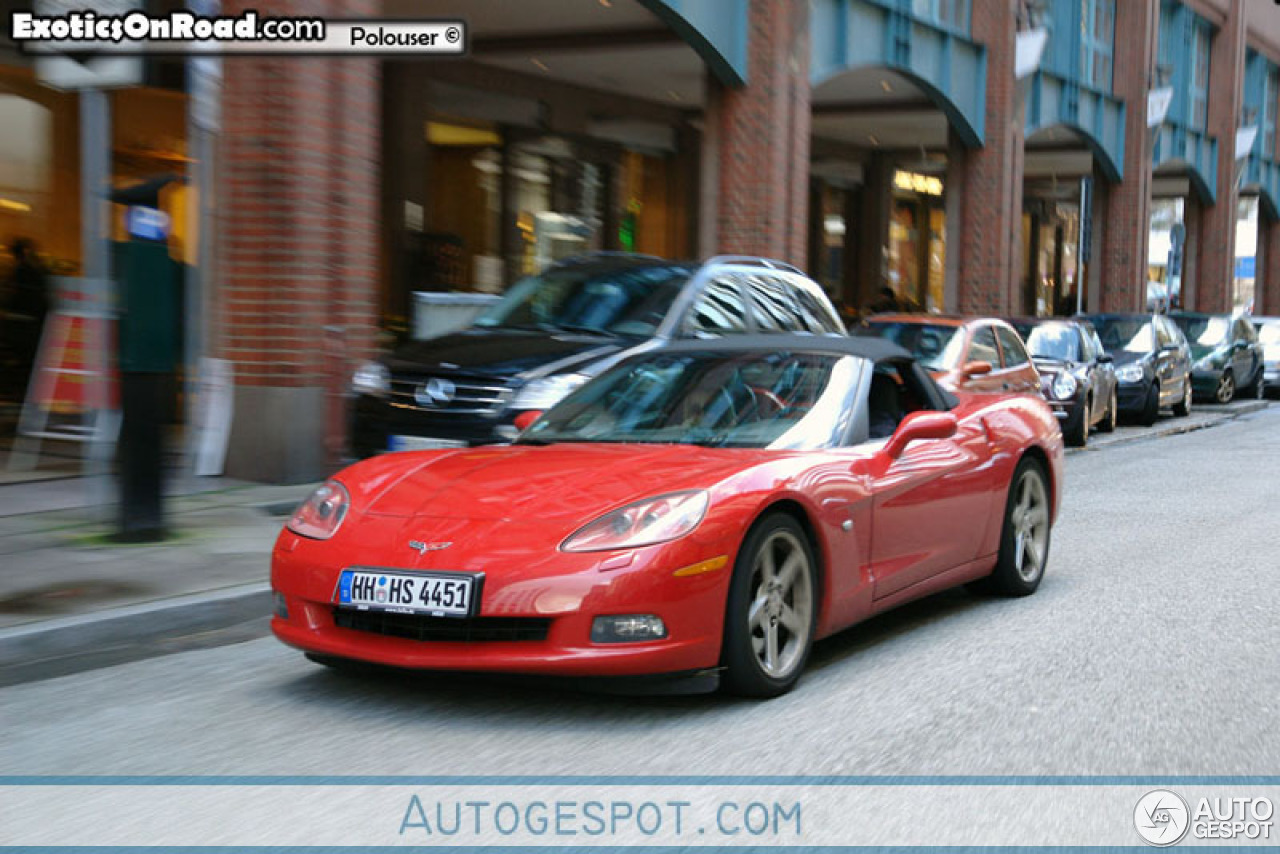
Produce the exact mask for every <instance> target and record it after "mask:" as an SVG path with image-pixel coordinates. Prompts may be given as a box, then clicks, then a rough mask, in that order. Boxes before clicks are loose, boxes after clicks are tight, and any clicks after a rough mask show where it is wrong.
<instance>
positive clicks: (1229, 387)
mask: <svg viewBox="0 0 1280 854" xmlns="http://www.w3.org/2000/svg"><path fill="white" fill-rule="evenodd" d="M1235 396H1236V378H1235V377H1234V376H1233V375H1232V374H1231V369H1230V368H1227V369H1226V370H1225V371H1223V372H1222V377H1221V379H1219V380H1218V387H1217V389H1215V390H1214V392H1213V399H1214V401H1215V402H1217V403H1220V404H1223V405H1224V406H1225V405H1226V404H1228V403H1230V402H1231V401H1233V400H1235Z"/></svg>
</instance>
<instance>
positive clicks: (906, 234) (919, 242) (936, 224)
mask: <svg viewBox="0 0 1280 854" xmlns="http://www.w3.org/2000/svg"><path fill="white" fill-rule="evenodd" d="M894 186H895V189H896V190H897V192H896V193H895V195H894V201H893V210H892V215H891V219H890V221H889V286H890V287H891V288H893V290H894V293H895V294H896V295H897V299H898V302H899V304H900V305H901V306H902V307H903V308H904V309H905V310H908V311H941V310H942V307H943V301H944V282H945V280H946V213H945V211H944V209H943V200H942V193H943V185H942V180H941V179H940V178H937V177H935V176H930V175H920V174H917V173H913V172H902V171H899V172H897V173H895V175H894Z"/></svg>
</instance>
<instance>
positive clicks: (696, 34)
mask: <svg viewBox="0 0 1280 854" xmlns="http://www.w3.org/2000/svg"><path fill="white" fill-rule="evenodd" d="M640 3H641V4H642V5H643V6H644V7H645V8H647V9H648V10H649V11H651V12H653V14H655V15H657V16H658V17H659V18H661V19H662V21H663V22H665V23H666V24H667V26H669V27H671V29H672V30H674V31H675V32H676V34H677V35H679V36H680V37H681V38H682V39H684V40H685V42H687V43H688V44H689V45H690V46H691V47H692V48H693V49H694V50H695V51H697V52H698V55H699V56H701V57H702V59H703V61H704V62H706V63H707V67H708V68H709V69H710V70H711V73H712V74H714V75H715V76H716V77H717V78H718V79H719V80H720V82H721V83H724V84H725V85H726V86H741V85H743V84H744V83H746V82H747V39H748V38H749V33H750V26H749V23H750V22H749V20H748V15H747V4H746V3H745V2H743V0H640Z"/></svg>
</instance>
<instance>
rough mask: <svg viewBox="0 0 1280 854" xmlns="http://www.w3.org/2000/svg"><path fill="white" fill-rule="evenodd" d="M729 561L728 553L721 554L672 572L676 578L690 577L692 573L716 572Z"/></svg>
mask: <svg viewBox="0 0 1280 854" xmlns="http://www.w3.org/2000/svg"><path fill="white" fill-rule="evenodd" d="M728 562H729V556H728V555H720V556H719V557H713V558H711V559H710V560H704V561H701V562H700V563H695V564H690V565H689V566H685V567H681V568H680V569H677V570H676V571H675V572H673V573H671V574H672V575H674V576H675V577H676V578H688V577H689V576H690V575H701V574H702V573H704V572H715V571H716V570H717V569H723V568H724V565H725V564H727V563H728Z"/></svg>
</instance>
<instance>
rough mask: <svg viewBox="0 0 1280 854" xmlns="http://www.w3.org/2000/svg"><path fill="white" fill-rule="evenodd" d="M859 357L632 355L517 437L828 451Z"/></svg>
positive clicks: (848, 412)
mask: <svg viewBox="0 0 1280 854" xmlns="http://www.w3.org/2000/svg"><path fill="white" fill-rule="evenodd" d="M859 362H860V360H859V359H857V358H854V357H852V356H840V355H834V354H812V353H787V352H781V353H740V352H739V353H717V352H689V353H653V354H649V355H645V356H640V357H637V358H634V359H630V360H628V361H626V362H623V363H622V364H621V365H619V366H618V367H616V368H614V369H613V370H611V371H608V372H606V373H604V374H602V375H601V376H600V377H598V378H596V379H595V380H593V381H592V382H589V383H587V385H585V386H583V387H582V388H580V389H578V390H577V391H576V392H574V393H573V394H571V395H570V396H569V397H567V398H565V399H564V400H563V401H561V402H560V403H559V404H557V405H556V406H555V407H554V408H553V409H551V410H550V411H549V412H547V413H545V414H544V415H543V416H542V417H541V418H539V419H538V420H537V421H536V422H535V423H534V425H533V426H532V427H531V428H530V429H529V430H528V432H526V433H525V434H524V435H523V436H522V437H521V438H520V440H519V441H520V442H521V443H523V444H545V443H551V442H652V443H667V444H688V445H706V446H711V447H736V448H775V449H784V448H785V449H804V450H808V449H813V448H822V447H829V446H831V445H832V444H835V443H836V442H838V441H839V439H840V437H841V436H843V435H844V432H845V430H846V429H847V428H848V425H849V423H850V421H851V419H852V417H853V413H852V409H853V405H852V400H853V397H852V394H853V389H854V387H855V379H856V378H857V376H858V370H859Z"/></svg>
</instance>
